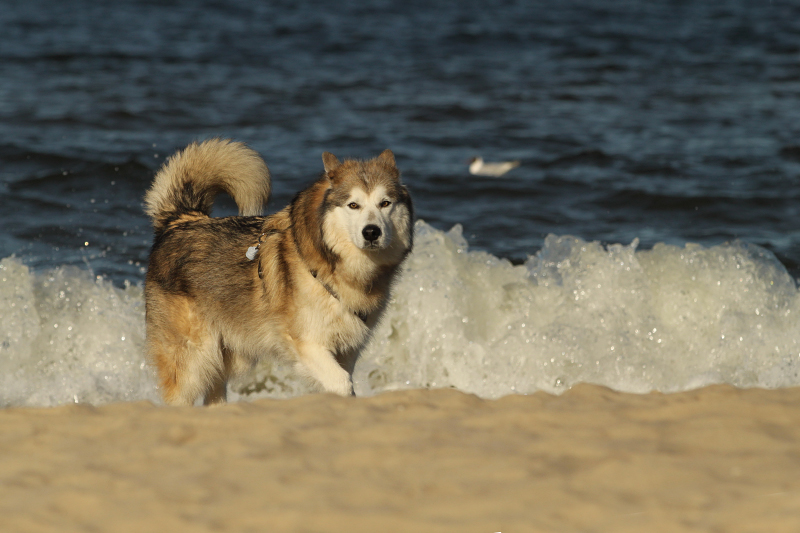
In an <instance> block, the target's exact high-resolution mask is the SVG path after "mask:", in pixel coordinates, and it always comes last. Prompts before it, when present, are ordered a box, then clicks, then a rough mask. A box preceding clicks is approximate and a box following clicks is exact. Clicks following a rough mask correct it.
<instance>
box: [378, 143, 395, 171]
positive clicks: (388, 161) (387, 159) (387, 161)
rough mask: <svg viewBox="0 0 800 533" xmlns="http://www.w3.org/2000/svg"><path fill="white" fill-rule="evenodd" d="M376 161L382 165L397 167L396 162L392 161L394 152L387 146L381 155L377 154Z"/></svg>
mask: <svg viewBox="0 0 800 533" xmlns="http://www.w3.org/2000/svg"><path fill="white" fill-rule="evenodd" d="M378 161H380V162H381V163H383V164H384V165H388V166H390V167H395V168H397V163H395V161H394V154H393V153H392V151H391V150H389V149H388V148H387V149H386V150H384V151H383V152H381V155H379V156H378Z"/></svg>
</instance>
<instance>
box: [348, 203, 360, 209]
mask: <svg viewBox="0 0 800 533" xmlns="http://www.w3.org/2000/svg"><path fill="white" fill-rule="evenodd" d="M347 207H349V208H350V209H358V207H359V205H358V204H357V203H355V202H350V203H349V204H347Z"/></svg>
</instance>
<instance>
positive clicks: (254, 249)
mask: <svg viewBox="0 0 800 533" xmlns="http://www.w3.org/2000/svg"><path fill="white" fill-rule="evenodd" d="M266 234H267V232H266V231H265V232H264V233H262V234H261V235H259V236H258V241H256V244H255V245H254V246H251V247H250V248H248V249H247V252H245V254H244V256H245V257H246V258H247V259H249V260H250V261H252V260H253V259H255V258H256V254H257V253H258V249H259V248H261V243H263V242H264V237H265V235H266Z"/></svg>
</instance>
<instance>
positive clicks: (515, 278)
mask: <svg viewBox="0 0 800 533" xmlns="http://www.w3.org/2000/svg"><path fill="white" fill-rule="evenodd" d="M0 305H2V306H3V308H4V309H7V310H8V311H7V312H6V313H5V314H4V320H3V322H2V324H0V376H1V377H0V380H1V381H0V405H3V406H12V405H36V406H49V405H57V404H62V403H69V402H88V403H92V404H102V403H107V402H111V401H130V400H140V399H147V400H154V401H158V391H157V390H156V386H155V379H154V375H153V371H152V369H151V368H150V367H149V366H148V365H147V364H146V361H145V358H144V350H143V345H144V302H143V291H142V288H141V286H140V285H133V284H126V285H124V286H122V287H119V286H115V285H114V284H112V283H111V282H110V281H108V280H105V279H103V278H102V277H100V276H94V275H92V274H91V273H90V272H89V271H87V270H85V269H78V268H76V267H59V268H55V269H50V270H47V271H42V272H31V270H30V269H29V268H28V267H26V266H25V265H24V264H23V263H22V262H21V261H20V260H19V259H17V258H15V257H7V258H5V259H3V260H2V262H0ZM354 381H355V389H356V393H357V394H358V395H372V394H377V393H380V392H382V391H387V390H396V389H405V388H419V387H425V388H429V387H454V388H458V389H460V390H463V391H466V392H472V393H475V394H478V395H480V396H482V397H486V398H496V397H500V396H503V395H507V394H515V393H516V394H527V393H532V392H535V391H537V390H544V391H547V392H551V393H560V392H563V391H565V390H567V389H568V388H569V387H571V386H572V385H574V384H576V383H580V382H588V383H597V384H602V385H606V386H608V387H612V388H614V389H616V390H621V391H629V392H639V393H643V392H648V391H653V390H658V391H665V392H673V391H681V390H686V389H691V388H696V387H702V386H704V385H708V384H712V383H731V384H734V385H736V386H740V387H783V386H791V385H800V298H798V290H797V287H796V285H795V283H794V281H793V280H792V278H791V277H790V276H789V275H788V273H787V272H786V269H785V268H784V267H783V266H782V265H781V263H780V262H778V261H777V260H776V259H775V257H774V256H773V255H772V254H771V253H770V252H769V251H767V250H764V249H763V248H759V247H757V246H755V245H751V244H745V243H741V242H731V243H726V244H722V245H718V246H713V247H709V248H706V247H703V246H699V245H692V244H687V245H686V246H669V245H657V246H655V247H654V248H653V249H651V250H641V251H637V243H636V242H635V241H634V242H633V243H629V244H613V245H608V246H603V245H601V244H599V243H597V242H587V241H583V240H581V239H579V238H576V237H571V236H556V235H550V236H548V237H547V239H546V241H545V245H544V247H543V248H542V249H541V250H539V251H538V252H537V253H536V254H535V255H532V256H530V257H529V258H528V260H527V261H526V262H525V263H524V264H520V265H513V264H511V263H510V262H509V261H507V260H504V259H499V258H497V257H495V256H493V255H491V254H489V253H486V252H482V251H470V250H469V246H468V242H467V240H466V239H465V238H464V236H463V235H462V229H461V227H460V226H455V227H453V228H452V229H451V230H450V231H448V232H444V231H440V230H437V229H435V228H433V227H431V226H429V225H428V224H426V223H425V222H422V221H419V222H417V224H416V247H415V250H414V252H413V253H412V254H411V256H410V257H409V259H408V261H407V264H406V267H405V269H404V272H403V275H402V277H401V279H400V281H399V283H398V284H397V286H396V288H395V290H394V296H393V299H392V303H391V305H390V306H389V308H388V311H387V313H386V315H385V317H384V320H383V321H382V323H381V324H380V326H379V327H378V328H377V329H376V331H375V334H374V338H373V340H372V342H371V343H370V345H369V347H368V348H367V350H366V351H365V352H364V354H363V357H362V358H361V359H360V360H359V362H358V364H357V367H356V371H355V375H354ZM311 390H312V389H310V388H309V387H308V385H307V384H306V383H305V382H303V381H302V380H300V379H298V377H297V376H296V375H295V374H294V373H293V371H292V369H291V367H290V366H288V365H285V364H281V363H278V362H275V361H273V360H271V359H268V358H267V359H265V360H264V362H262V363H261V364H260V365H258V366H257V367H256V368H255V369H254V370H253V372H251V373H250V374H248V375H246V376H244V377H242V378H240V379H237V380H236V381H234V382H233V383H231V385H230V398H231V400H234V401H236V400H246V399H249V398H261V397H277V398H281V397H288V396H293V395H297V394H302V393H306V392H310V391H311Z"/></svg>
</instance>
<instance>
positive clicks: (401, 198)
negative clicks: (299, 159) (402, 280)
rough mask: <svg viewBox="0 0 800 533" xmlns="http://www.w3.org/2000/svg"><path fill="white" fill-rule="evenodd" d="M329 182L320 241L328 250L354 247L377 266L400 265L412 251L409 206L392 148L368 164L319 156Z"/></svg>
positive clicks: (324, 155)
mask: <svg viewBox="0 0 800 533" xmlns="http://www.w3.org/2000/svg"><path fill="white" fill-rule="evenodd" d="M322 162H323V164H324V165H325V176H326V177H327V179H328V180H329V182H330V185H331V187H330V189H329V191H328V193H327V197H326V200H327V202H326V203H327V204H328V206H329V208H330V210H329V212H328V213H327V216H326V217H325V226H326V231H325V241H326V243H327V244H328V246H330V247H331V249H333V250H337V249H338V250H341V251H344V250H342V248H343V247H344V248H347V246H346V243H344V242H342V240H343V239H346V240H347V241H348V242H349V244H350V246H355V247H356V248H358V249H359V250H362V251H364V252H366V253H369V254H374V255H375V256H376V259H380V260H379V261H378V262H381V263H384V262H386V263H392V262H399V261H400V260H402V258H403V257H404V256H405V254H406V253H408V251H409V250H410V249H411V241H412V231H413V228H412V225H411V224H412V206H411V198H410V196H409V194H408V191H407V190H406V188H405V187H404V186H403V185H402V183H401V182H400V171H399V170H398V169H397V165H396V163H395V160H394V154H392V152H391V150H385V151H384V152H383V153H381V155H379V156H378V157H376V158H374V159H370V160H368V161H356V160H352V159H347V160H345V161H344V162H340V161H339V159H337V158H336V156H334V155H333V154H331V153H329V152H325V153H323V154H322Z"/></svg>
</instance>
